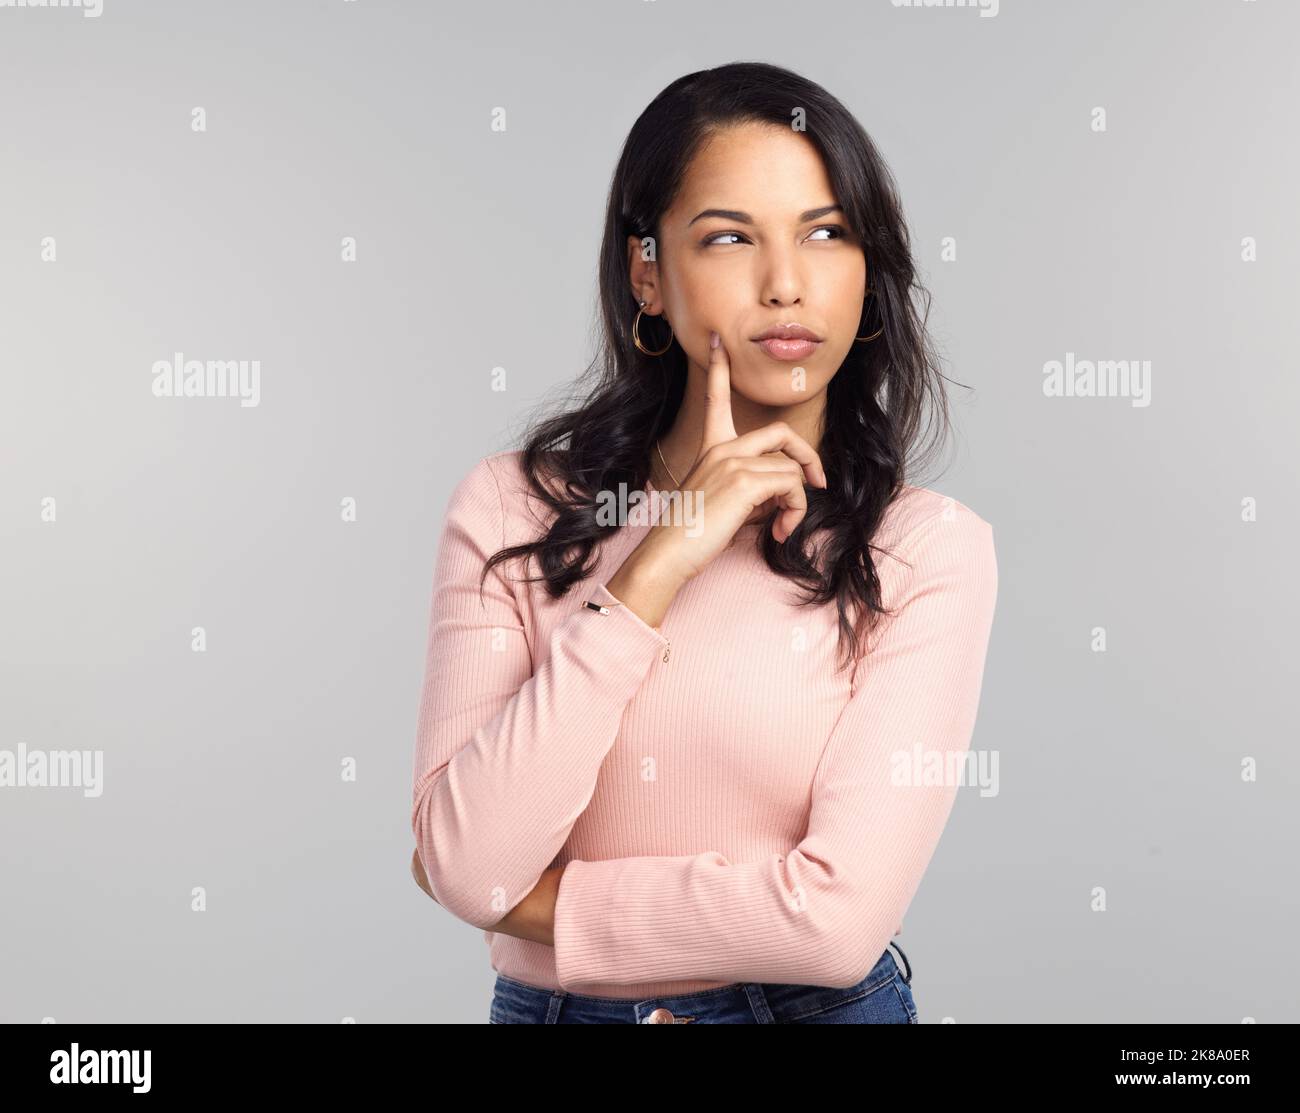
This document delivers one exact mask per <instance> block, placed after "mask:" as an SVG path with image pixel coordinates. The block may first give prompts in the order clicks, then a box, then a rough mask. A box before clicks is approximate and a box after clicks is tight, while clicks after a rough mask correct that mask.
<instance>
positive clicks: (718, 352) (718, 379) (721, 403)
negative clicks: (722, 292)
mask: <svg viewBox="0 0 1300 1113" xmlns="http://www.w3.org/2000/svg"><path fill="white" fill-rule="evenodd" d="M735 439H736V425H735V422H734V421H733V420H732V417H731V363H730V361H729V360H728V359H727V349H726V348H725V347H723V344H722V337H721V336H719V335H718V334H717V333H716V332H711V333H709V367H708V374H707V377H706V378H705V381H704V432H703V434H702V435H701V437H700V451H699V452H698V453H696V456H695V458H696V459H697V460H698V459H699V458H700V457H701V456H703V455H704V454H705V453H706V452H707V451H708V450H709V449H710V448H712V447H713V446H714V445H715V444H722V443H724V442H725V441H734V440H735Z"/></svg>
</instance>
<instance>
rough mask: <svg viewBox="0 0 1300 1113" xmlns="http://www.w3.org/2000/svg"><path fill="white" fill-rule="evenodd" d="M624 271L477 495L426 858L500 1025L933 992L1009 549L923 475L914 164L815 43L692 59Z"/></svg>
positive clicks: (443, 671) (880, 1002)
mask: <svg viewBox="0 0 1300 1113" xmlns="http://www.w3.org/2000/svg"><path fill="white" fill-rule="evenodd" d="M792 125H793V126H792ZM600 287H601V302H602V309H603V322H604V329H605V333H606V335H605V337H604V348H603V357H602V358H601V359H599V360H598V361H597V366H598V380H597V382H596V383H595V385H594V389H593V390H592V392H591V393H590V395H589V396H588V397H587V399H586V401H585V402H584V403H583V404H581V405H580V406H578V407H576V408H574V409H572V410H570V411H568V412H565V413H562V414H560V415H559V416H556V417H553V418H551V419H549V420H546V421H544V422H543V423H541V424H540V425H539V427H538V428H537V429H536V431H535V432H534V433H533V435H532V436H531V437H530V438H529V440H528V443H527V445H526V447H525V448H524V449H522V450H520V451H507V452H498V453H495V454H493V455H491V456H489V457H487V458H486V459H484V460H482V461H481V462H480V463H479V464H478V465H476V466H475V467H474V468H473V469H472V470H471V471H470V472H469V473H468V475H466V476H465V477H464V478H463V479H462V480H461V482H460V484H459V485H458V486H457V488H456V490H455V491H454V492H453V494H452V497H451V500H450V502H449V505H448V510H447V518H446V523H445V526H444V532H443V535H442V541H441V545H440V548H439V555H438V561H437V567H436V570H435V583H434V592H433V604H432V611H431V616H430V625H429V643H428V654H427V661H426V673H425V681H424V688H423V693H422V697H421V706H420V717H419V727H418V737H417V742H416V748H415V768H414V776H415V783H414V807H413V812H412V830H413V831H414V834H415V837H416V843H417V847H418V849H417V852H416V855H415V858H414V859H413V861H412V869H413V872H414V873H415V875H416V878H417V880H418V881H419V882H420V884H421V885H422V887H424V888H425V889H426V891H427V892H429V894H430V895H431V896H433V897H434V898H435V899H436V900H437V901H438V902H439V903H440V904H442V905H443V907H445V908H446V909H447V910H448V911H450V912H451V913H452V914H454V915H455V916H457V917H459V918H460V919H462V920H464V921H466V922H468V923H471V924H474V925H476V926H478V927H480V928H483V929H484V931H485V933H486V938H487V940H488V941H489V943H490V944H491V961H492V966H493V968H494V969H495V970H496V971H497V974H498V977H497V981H496V992H495V995H494V998H493V1001H492V1007H491V1011H490V1017H489V1020H490V1022H492V1023H560V1024H567V1023H692V1022H694V1023H699V1022H703V1023H726V1022H731V1023H916V1021H917V1012H916V1006H915V1001H914V998H913V996H912V993H911V988H910V981H911V969H910V966H908V965H907V963H906V956H903V957H904V966H907V969H906V970H904V969H903V968H901V967H900V966H899V965H898V964H897V963H896V962H895V960H894V957H893V955H892V954H891V952H890V950H889V945H890V944H891V937H892V936H893V935H896V934H898V932H899V931H901V925H902V917H903V914H904V912H905V911H906V909H907V906H908V904H909V903H910V901H911V899H912V896H913V894H914V892H915V890H916V887H917V886H918V884H919V883H920V879H921V876H922V874H923V873H924V871H925V868H926V866H927V864H928V862H929V860H930V858H931V855H932V854H933V852H934V849H935V847H936V845H937V843H938V840H939V836H940V834H941V832H942V830H943V827H944V825H945V822H946V820H947V817H948V814H949V811H950V809H951V807H952V803H953V800H954V797H955V793H956V784H957V783H958V782H957V780H956V779H955V778H954V777H953V776H952V775H951V771H952V769H953V764H954V761H960V760H961V759H962V758H963V757H964V756H965V754H966V752H967V751H968V748H969V743H970V736H971V732H972V730H973V726H974V721H975V715H976V710H977V706H978V702H979V692H980V685H981V681H982V675H983V668H984V659H985V652H986V647H987V643H988V638H989V631H990V628H991V624H992V620H993V611H994V604H995V598H996V592H997V569H996V561H995V557H994V549H993V540H992V530H991V528H990V527H989V525H988V523H987V522H985V521H984V520H983V519H982V518H980V517H979V516H977V515H976V514H975V513H974V512H973V511H972V510H970V509H969V508H968V507H966V506H964V505H963V504H961V503H959V502H956V501H954V500H953V499H950V498H946V497H944V496H942V495H939V494H937V493H936V492H934V491H932V490H929V489H927V488H924V487H916V486H912V485H909V484H907V483H906V482H905V481H904V476H905V474H910V472H909V469H910V468H911V467H912V466H913V463H914V456H915V454H916V449H917V447H918V444H919V437H918V434H919V431H920V429H921V427H922V415H923V413H924V412H925V410H926V405H927V403H937V405H938V411H939V414H940V416H941V418H942V419H943V420H944V421H946V418H947V404H946V400H945V397H944V392H943V387H942V383H941V381H940V380H941V379H943V377H944V376H942V374H941V373H940V372H939V371H938V370H937V367H936V364H937V360H936V358H935V357H934V355H933V353H932V351H931V349H930V346H929V344H928V341H927V339H926V337H925V332H924V327H923V321H922V320H921V319H920V318H919V316H918V314H917V312H916V309H915V307H914V305H913V301H912V292H913V290H914V289H919V287H918V286H917V283H916V278H915V273H914V268H913V263H912V260H911V256H910V251H909V246H908V236H907V230H906V227H905V224H904V221H903V217H902V213H901V210H900V207H899V202H898V200H897V197H896V194H895V187H894V185H893V182H892V179H891V177H890V175H889V172H888V170H887V169H886V167H885V166H884V164H883V163H882V161H881V159H880V157H879V156H878V155H877V153H876V151H875V149H874V148H873V146H872V144H871V142H870V140H869V139H868V138H867V136H866V134H865V133H864V131H863V130H862V128H861V126H860V125H859V124H858V123H857V122H856V121H855V120H854V119H853V117H852V116H851V115H850V114H849V112H848V111H847V110H846V109H845V108H844V107H843V105H841V104H840V103H839V101H837V100H836V99H835V98H834V97H832V96H830V95H829V94H828V93H827V92H826V91H825V90H823V89H821V88H820V87H819V86H817V85H816V84H814V83H812V82H810V81H807V80H805V79H803V78H801V77H799V76H797V75H795V74H793V73H790V72H789V71H787V70H784V69H780V68H778V67H775V66H770V65H764V64H758V63H743V64H734V65H727V66H721V67H719V68H716V69H713V70H707V71H703V72H700V73H694V74H691V75H689V76H686V77H683V78H681V79H679V80H677V81H675V82H674V83H673V84H671V85H670V86H668V88H666V89H665V90H664V91H663V92H662V93H661V94H660V95H659V96H658V97H657V98H656V99H655V101H654V102H653V103H652V104H651V105H650V106H649V107H648V108H647V109H646V111H645V112H644V113H643V114H642V115H641V117H640V119H638V120H637V122H636V125H635V126H634V127H633V129H632V132H631V134H630V135H629V137H628V140H627V143H626V144H625V146H624V149H623V152H622V156H621V158H620V161H619V165H618V169H617V172H616V174H615V177H614V180H613V184H612V187H611V191H610V197H609V205H608V212H607V217H606V224H605V234H604V242H603V244H602V250H601V263H600ZM561 446H563V448H561ZM649 496H653V499H650V500H649V503H648V504H647V503H646V502H645V500H646V499H647V498H648V497H649ZM611 506H614V507H616V508H618V509H619V510H620V511H623V512H621V513H617V514H615V516H614V518H613V520H611V518H610V516H609V513H608V512H609V510H610V507H611ZM629 506H630V507H631V513H626V511H627V509H628V507H629ZM517 560H518V561H521V562H522V561H527V562H528V563H527V567H526V568H524V567H522V566H520V567H517V568H516V569H515V573H516V574H513V575H506V574H504V573H505V572H506V569H507V567H508V565H509V562H511V561H517ZM525 573H526V574H525ZM796 589H802V593H800V592H799V591H797V590H796ZM936 767H937V768H938V769H940V770H947V771H948V773H947V774H946V775H944V776H941V777H940V776H935V775H933V774H934V770H935V768H936ZM894 947H895V949H898V950H899V953H900V955H901V954H902V952H901V949H899V948H898V947H897V944H894Z"/></svg>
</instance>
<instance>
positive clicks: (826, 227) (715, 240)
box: [704, 224, 848, 247]
mask: <svg viewBox="0 0 1300 1113" xmlns="http://www.w3.org/2000/svg"><path fill="white" fill-rule="evenodd" d="M818 232H834V233H835V235H834V236H827V237H824V239H835V240H842V239H844V237H845V236H847V235H848V231H847V230H846V229H845V228H844V227H843V226H842V225H839V224H823V225H822V226H821V227H820V228H814V229H813V230H812V231H811V232H810V233H809V234H808V238H809V239H812V238H813V236H815V235H816V234H817V233H818ZM727 236H733V237H735V239H738V240H743V239H744V238H745V237H744V236H743V235H742V234H741V233H740V232H714V233H713V235H711V236H706V237H705V238H704V246H705V247H709V246H711V245H712V244H720V243H722V242H723V240H724V239H725V237H727ZM725 246H727V247H730V246H731V245H730V244H726V245H725Z"/></svg>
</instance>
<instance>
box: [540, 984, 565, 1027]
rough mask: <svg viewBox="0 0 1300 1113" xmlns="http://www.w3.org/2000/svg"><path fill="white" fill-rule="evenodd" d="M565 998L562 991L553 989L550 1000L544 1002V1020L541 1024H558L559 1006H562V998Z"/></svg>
mask: <svg viewBox="0 0 1300 1113" xmlns="http://www.w3.org/2000/svg"><path fill="white" fill-rule="evenodd" d="M566 996H567V994H566V993H565V991H564V990H562V989H555V990H552V991H551V997H550V1000H548V1001H547V1002H546V1019H545V1020H544V1021H542V1023H543V1024H559V1022H560V1006H561V1005H562V1004H564V998H565V997H566Z"/></svg>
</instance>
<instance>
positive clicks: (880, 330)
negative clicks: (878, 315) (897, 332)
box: [853, 290, 885, 340]
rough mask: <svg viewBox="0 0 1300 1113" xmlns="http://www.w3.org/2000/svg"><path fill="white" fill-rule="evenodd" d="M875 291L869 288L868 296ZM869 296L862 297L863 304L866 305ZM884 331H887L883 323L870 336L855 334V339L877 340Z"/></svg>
mask: <svg viewBox="0 0 1300 1113" xmlns="http://www.w3.org/2000/svg"><path fill="white" fill-rule="evenodd" d="M874 292H875V291H873V290H868V291H867V298H869V297H871V295H872V294H873V293H874ZM867 298H863V299H862V304H863V305H866V304H867ZM884 331H885V326H884V325H883V324H882V325H881V326H880V327H879V328H878V329H876V331H875V332H873V333H872V334H871V335H870V336H855V337H854V338H853V339H854V340H875V339H876V337H877V336H879V335H880V334H881V333H882V332H884Z"/></svg>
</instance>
